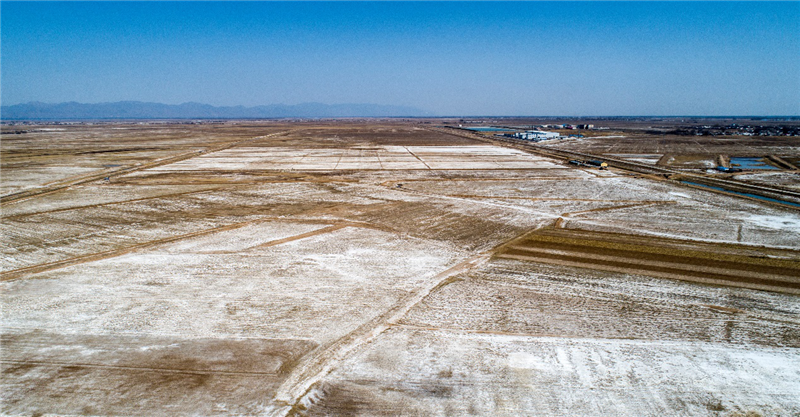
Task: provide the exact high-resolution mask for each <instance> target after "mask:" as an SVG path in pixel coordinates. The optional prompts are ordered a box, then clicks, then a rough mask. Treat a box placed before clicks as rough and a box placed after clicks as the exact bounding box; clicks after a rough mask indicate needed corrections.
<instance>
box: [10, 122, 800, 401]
mask: <svg viewBox="0 0 800 417" xmlns="http://www.w3.org/2000/svg"><path fill="white" fill-rule="evenodd" d="M4 129H5V128H4ZM9 137H10V139H9V140H7V139H6V138H9ZM591 140H593V141H594V140H596V141H598V142H597V144H596V145H592V146H589V147H588V148H587V149H586V151H588V150H589V149H591V150H592V151H598V150H600V148H599V146H601V145H602V146H604V148H603V150H604V152H611V153H614V154H616V155H623V154H624V155H632V156H631V158H640V159H648V160H657V158H661V157H662V156H663V155H667V154H671V153H675V151H674V150H675V149H676V147H680V146H683V145H684V144H683V143H672V142H669V140H667V139H664V140H665V142H663V143H647V139H645V138H638V139H637V140H640V141H641V142H637V143H633V142H630V141H626V140H621V139H620V138H616V139H615V138H612V137H608V138H603V139H600V138H598V139H591ZM600 141H602V142H600ZM612 141H617V142H615V143H613V144H612ZM567 143H568V142H564V145H563V146H567ZM574 143H580V142H574ZM587 143H590V144H591V143H594V142H587ZM701 145H703V144H701ZM0 146H1V147H2V149H1V150H2V153H3V160H2V186H3V188H2V192H3V197H4V198H3V200H2V203H1V204H2V225H0V231H1V233H2V238H3V239H2V242H3V245H2V248H0V249H1V250H0V257H1V258H0V259H2V260H3V262H2V263H1V266H2V268H0V279H2V281H0V287H1V288H2V290H0V297H2V298H1V299H2V309H0V317H2V327H1V328H0V337H1V339H0V341H1V342H2V351H1V355H2V356H1V357H0V363H1V364H2V374H1V376H0V378H1V379H0V384H1V386H0V402H1V403H2V405H1V406H0V407H1V408H0V412H2V414H3V415H14V416H16V415H29V416H32V415H184V416H190V415H220V416H223V415H270V416H285V415H365V416H367V415H368V416H374V415H400V414H404V415H407V414H411V415H467V414H469V415H533V414H542V415H598V416H599V415H709V416H729V415H730V416H733V415H747V413H750V415H787V416H788V415H797V414H800V401H798V399H797V395H796V393H797V392H799V391H800V373H798V369H800V362H798V357H800V355H798V353H799V351H798V349H800V332H798V329H800V298H798V295H797V289H798V288H800V287H798V286H800V272H798V271H800V245H798V242H800V215H798V213H799V212H798V211H797V210H794V209H791V208H785V207H781V206H776V205H770V204H766V203H762V202H758V201H754V200H750V199H743V198H735V197H732V196H727V195H722V194H718V193H713V192H709V191H705V190H701V189H698V188H691V187H684V186H681V185H680V184H676V183H674V182H668V181H659V180H656V179H653V178H642V177H640V176H635V175H631V174H630V173H628V172H624V171H619V170H616V169H611V170H609V171H599V170H597V169H592V168H588V167H575V166H571V165H568V164H566V163H565V161H560V160H556V159H550V158H547V157H544V156H540V155H535V154H531V153H527V152H524V151H521V150H518V149H514V148H509V147H504V146H501V145H499V144H495V143H492V142H491V141H489V140H488V139H487V140H473V139H470V138H467V137H464V136H457V135H449V134H446V133H442V132H440V131H438V130H435V129H429V128H428V127H427V126H426V125H425V124H424V123H421V122H419V121H400V120H387V121H381V120H347V121H305V122H288V121H271V122H255V121H236V122H233V121H228V122H224V123H214V124H194V125H190V124H178V123H167V122H163V123H162V122H159V123H145V122H143V123H105V124H95V125H87V124H75V125H40V126H33V127H30V128H29V129H28V132H27V133H22V134H15V135H3V141H2V142H1V143H0ZM570 146H572V145H570ZM726 146H727V145H726ZM730 146H734V148H736V149H738V150H736V149H733V148H731V149H729V150H728V149H726V150H722V151H719V150H718V149H715V150H714V151H713V152H718V151H719V152H720V153H730V154H747V153H748V152H751V151H752V149H742V148H741V146H739V147H737V146H738V145H735V144H734V145H730ZM734 150H736V152H734ZM693 152H694V151H693ZM704 152H705V151H701V152H698V153H696V154H697V155H705V153H704ZM737 152H739V153H737ZM764 152H767V150H766V149H764ZM770 152H771V151H770ZM789 153H791V152H789ZM782 154H786V152H784V153H782ZM779 174H780V173H771V174H770V175H773V176H776V175H779ZM783 174H784V175H787V173H783ZM742 179H743V180H744V179H747V180H751V181H761V182H767V183H770V182H773V178H771V177H769V176H763V175H762V176H755V175H751V178H747V177H745V178H742ZM777 180H781V181H783V177H779V178H777V179H775V181H777ZM786 181H790V180H786Z"/></svg>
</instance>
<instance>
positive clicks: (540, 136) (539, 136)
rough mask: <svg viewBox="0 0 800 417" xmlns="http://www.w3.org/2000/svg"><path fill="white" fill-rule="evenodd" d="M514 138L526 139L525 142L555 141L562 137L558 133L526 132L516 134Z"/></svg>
mask: <svg viewBox="0 0 800 417" xmlns="http://www.w3.org/2000/svg"><path fill="white" fill-rule="evenodd" d="M514 136H516V137H518V138H520V139H525V140H532V141H536V142H538V141H540V140H545V139H555V138H557V137H559V136H560V135H559V134H558V132H545V131H543V130H528V131H526V132H519V133H515V134H514Z"/></svg>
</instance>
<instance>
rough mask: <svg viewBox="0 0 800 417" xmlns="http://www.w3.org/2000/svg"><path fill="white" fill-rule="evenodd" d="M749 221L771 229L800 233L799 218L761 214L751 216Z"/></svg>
mask: <svg viewBox="0 0 800 417" xmlns="http://www.w3.org/2000/svg"><path fill="white" fill-rule="evenodd" d="M748 221H749V222H750V223H754V224H756V225H758V226H761V227H766V228H769V229H775V230H785V231H791V232H795V233H800V217H798V216H793V215H785V216H767V215H761V214H751V215H750V217H749V218H748Z"/></svg>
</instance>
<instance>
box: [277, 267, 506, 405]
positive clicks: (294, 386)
mask: <svg viewBox="0 0 800 417" xmlns="http://www.w3.org/2000/svg"><path fill="white" fill-rule="evenodd" d="M490 258H491V253H490V252H483V253H480V254H477V255H474V256H472V257H470V258H468V259H466V260H464V261H462V262H460V263H458V264H456V265H454V266H452V267H450V268H449V269H447V270H445V271H443V272H441V273H439V274H438V275H436V276H434V277H432V278H430V279H429V280H427V282H425V283H424V284H422V285H421V286H420V287H418V288H417V289H416V290H415V291H414V292H412V293H411V294H409V295H407V296H406V297H404V298H402V299H401V300H400V301H399V302H398V303H396V304H395V305H394V307H392V308H391V309H389V310H388V311H386V312H385V313H383V314H381V315H380V316H378V317H375V318H374V319H372V320H370V321H368V322H366V323H364V324H362V325H361V326H359V327H358V328H357V329H356V330H354V331H352V332H350V333H348V334H347V335H345V336H344V337H342V338H340V339H338V340H336V341H335V342H333V343H331V344H329V345H328V346H326V347H322V348H320V349H318V350H317V351H316V352H314V353H312V354H311V355H309V356H308V357H306V358H304V360H302V361H301V363H300V364H298V365H297V367H296V368H295V369H294V371H293V372H292V374H291V375H290V376H289V378H287V380H286V381H285V382H284V383H283V384H282V385H281V386H280V387H279V388H278V390H277V393H276V395H275V401H276V403H277V404H278V405H279V408H277V409H276V410H275V411H274V412H273V414H272V415H273V416H286V415H292V414H294V413H295V412H296V411H297V410H298V409H299V408H302V407H301V406H300V401H301V400H302V398H303V397H304V396H305V395H306V394H307V393H309V392H310V390H311V389H312V388H313V386H314V385H315V384H317V383H318V382H319V381H320V380H321V379H322V378H323V377H324V376H325V375H327V374H328V373H329V372H330V371H332V370H333V369H334V368H335V367H336V366H337V365H338V364H339V363H341V362H342V361H343V360H344V359H345V358H346V357H348V356H349V354H350V353H352V352H354V351H355V350H356V349H358V348H360V347H362V346H364V345H366V344H368V343H369V342H370V341H372V340H373V339H375V338H376V337H378V335H380V334H381V333H383V332H384V331H386V330H387V329H389V328H390V327H391V326H392V325H394V324H395V323H396V322H397V321H398V320H399V319H401V318H402V317H403V316H404V315H405V314H406V313H408V311H409V310H411V308H413V307H414V306H415V305H416V304H417V303H419V302H420V301H422V299H424V298H425V297H426V296H427V295H428V294H430V293H431V292H432V291H433V290H435V289H436V288H437V287H439V286H440V285H442V283H446V282H447V281H448V279H450V278H451V277H453V276H455V275H458V274H461V273H463V272H466V271H469V270H471V269H474V268H477V267H479V266H481V265H483V264H484V263H485V262H487V261H488V260H489V259H490Z"/></svg>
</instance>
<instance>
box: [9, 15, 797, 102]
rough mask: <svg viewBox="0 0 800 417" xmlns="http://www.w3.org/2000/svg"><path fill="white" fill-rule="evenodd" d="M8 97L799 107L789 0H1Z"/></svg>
mask: <svg viewBox="0 0 800 417" xmlns="http://www.w3.org/2000/svg"><path fill="white" fill-rule="evenodd" d="M0 8H1V13H0V14H1V15H2V22H1V23H2V27H1V28H0V31H1V32H0V35H1V37H2V62H1V65H2V103H3V104H4V105H10V104H17V103H22V102H28V101H44V102H62V101H79V102H86V103H94V102H104V101H121V100H139V101H154V102H161V103H170V104H177V103H182V102H187V101H195V102H201V103H208V104H213V105H245V106H253V105H259V104H274V103H285V104H297V103H303V102H322V103H328V104H334V103H376V104H394V105H407V106H415V107H419V108H422V109H425V110H428V111H430V112H432V113H435V114H438V115H703V114H705V115H753V114H755V115H798V114H800V2H779V3H768V2H755V3H729V2H711V3H693V2H689V3H682V2H666V3H655V2H643V3H628V2H612V3H599V2H585V3H571V2H554V3H544V2H533V3H518V2H514V3H501V2H489V3H455V2H445V3H394V2H384V3H364V2H356V3H345V2H334V3H309V2H298V3H261V2H242V3H216V2H200V3H193V2H175V3H165V2H133V3H108V2H106V3H83V2H65V3H56V2H37V3H18V2H7V1H3V2H2V4H1V5H0Z"/></svg>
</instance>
